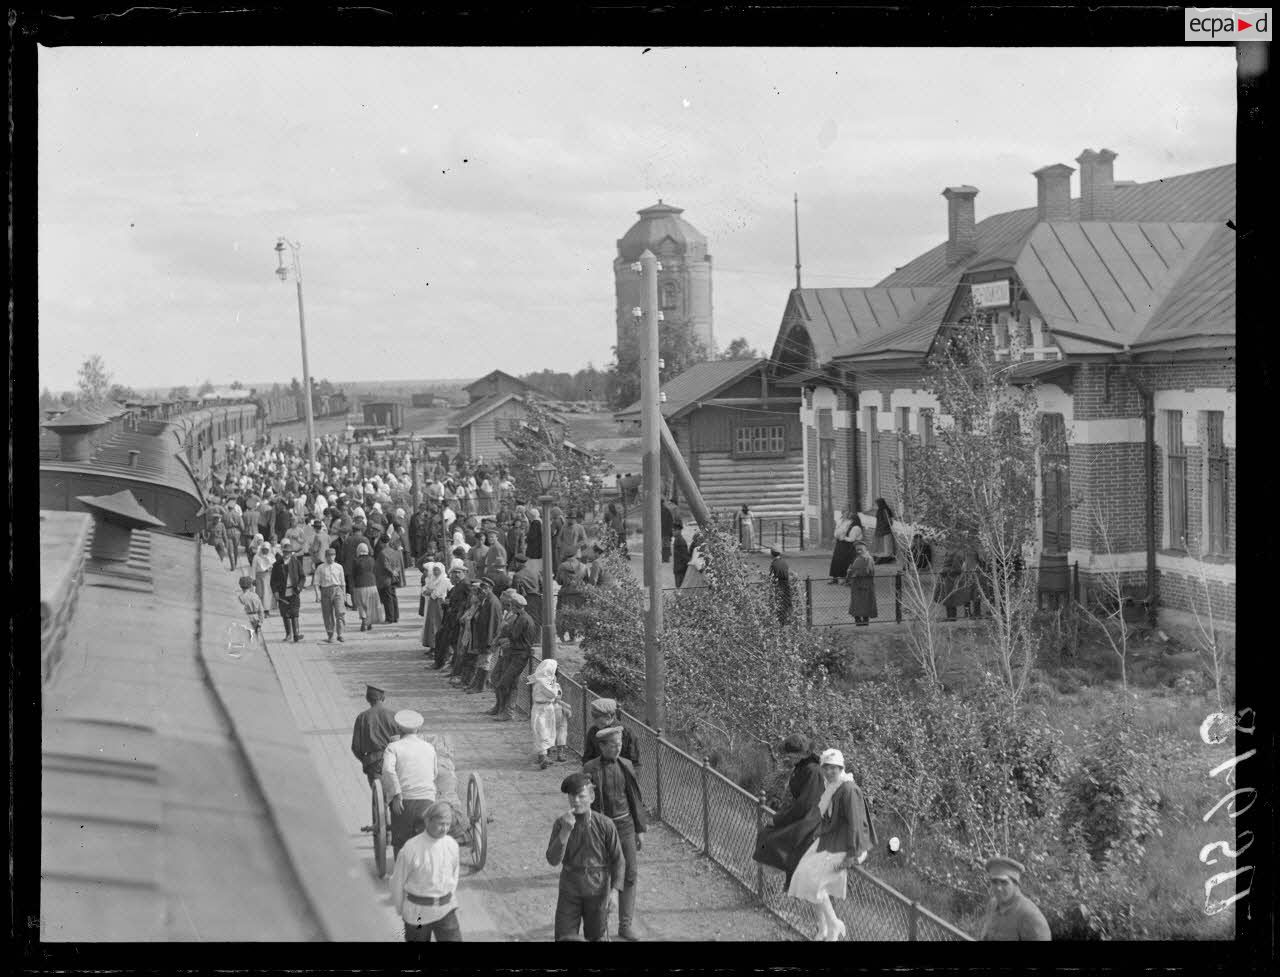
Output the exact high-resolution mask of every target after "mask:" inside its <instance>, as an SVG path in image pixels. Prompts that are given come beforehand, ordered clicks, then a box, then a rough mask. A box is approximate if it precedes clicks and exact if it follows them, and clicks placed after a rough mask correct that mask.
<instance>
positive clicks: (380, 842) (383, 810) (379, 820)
mask: <svg viewBox="0 0 1280 977" xmlns="http://www.w3.org/2000/svg"><path fill="white" fill-rule="evenodd" d="M372 795H373V862H374V864H375V865H377V867H378V878H380V879H381V878H384V877H385V876H386V874H387V802H386V801H385V800H383V798H382V781H381V780H375V781H374V782H373V790H372Z"/></svg>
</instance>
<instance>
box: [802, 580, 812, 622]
mask: <svg viewBox="0 0 1280 977" xmlns="http://www.w3.org/2000/svg"><path fill="white" fill-rule="evenodd" d="M804 623H805V625H806V626H807V627H813V578H812V577H805V578H804Z"/></svg>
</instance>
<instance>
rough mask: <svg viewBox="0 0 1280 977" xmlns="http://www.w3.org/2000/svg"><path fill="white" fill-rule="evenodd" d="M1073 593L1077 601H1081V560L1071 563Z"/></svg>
mask: <svg viewBox="0 0 1280 977" xmlns="http://www.w3.org/2000/svg"><path fill="white" fill-rule="evenodd" d="M1071 593H1072V595H1073V596H1074V597H1075V601H1076V603H1077V604H1078V603H1080V561H1079V560H1076V562H1075V563H1073V564H1071Z"/></svg>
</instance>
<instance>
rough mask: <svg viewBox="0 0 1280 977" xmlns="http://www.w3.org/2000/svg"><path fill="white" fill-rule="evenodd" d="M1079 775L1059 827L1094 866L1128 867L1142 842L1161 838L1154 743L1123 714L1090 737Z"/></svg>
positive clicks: (1142, 849) (1073, 780)
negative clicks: (1074, 839) (1077, 842)
mask: <svg viewBox="0 0 1280 977" xmlns="http://www.w3.org/2000/svg"><path fill="white" fill-rule="evenodd" d="M1086 742H1087V745H1086V748H1085V751H1084V754H1083V756H1082V758H1081V761H1080V766H1079V769H1078V770H1077V771H1076V772H1075V774H1074V775H1073V776H1072V777H1071V779H1070V781H1069V782H1068V784H1067V803H1066V807H1065V809H1064V810H1063V824H1064V827H1065V828H1069V829H1071V831H1072V832H1073V833H1074V832H1076V831H1077V830H1078V837H1079V840H1080V842H1081V844H1082V845H1083V847H1084V849H1085V850H1086V851H1088V853H1089V855H1090V857H1091V858H1092V859H1093V861H1094V862H1095V863H1098V864H1100V865H1117V866H1122V865H1132V864H1136V863H1138V862H1140V861H1141V860H1142V857H1143V855H1144V854H1145V852H1146V844H1145V843H1146V840H1147V838H1148V837H1149V836H1151V835H1152V834H1155V835H1159V834H1161V833H1162V829H1161V828H1160V810H1161V807H1162V798H1161V794H1160V790H1159V789H1158V787H1157V784H1158V783H1159V777H1160V776H1161V771H1160V770H1159V768H1158V764H1157V763H1156V761H1155V760H1154V759H1153V758H1154V757H1155V756H1156V755H1157V750H1156V743H1155V740H1154V737H1152V736H1151V735H1150V734H1149V733H1147V732H1145V731H1144V730H1142V729H1141V728H1140V727H1138V726H1137V724H1135V722H1134V720H1133V715H1132V713H1131V712H1129V711H1128V710H1126V711H1123V712H1121V713H1120V714H1119V715H1117V716H1113V717H1111V718H1108V719H1106V720H1104V721H1103V722H1102V723H1101V724H1099V725H1098V726H1097V727H1095V728H1094V729H1093V730H1091V731H1090V733H1089V736H1088V740H1087V741H1086Z"/></svg>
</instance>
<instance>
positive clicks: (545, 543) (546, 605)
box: [533, 461, 559, 661]
mask: <svg viewBox="0 0 1280 977" xmlns="http://www.w3.org/2000/svg"><path fill="white" fill-rule="evenodd" d="M533 474H534V475H535V476H536V477H537V479H538V488H539V490H540V491H541V493H542V494H541V495H539V496H538V502H539V503H541V505H542V658H543V660H544V661H545V660H547V659H549V658H555V657H556V638H555V613H556V612H555V605H554V602H553V597H552V593H551V581H552V577H553V573H554V570H553V567H554V565H555V555H554V554H553V553H552V552H551V503H552V502H554V501H555V500H556V497H555V496H554V495H552V494H551V487H552V486H553V485H555V481H556V475H557V474H559V472H558V471H557V469H556V466H555V465H553V464H551V462H549V461H540V462H538V464H536V465H534V466H533Z"/></svg>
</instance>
